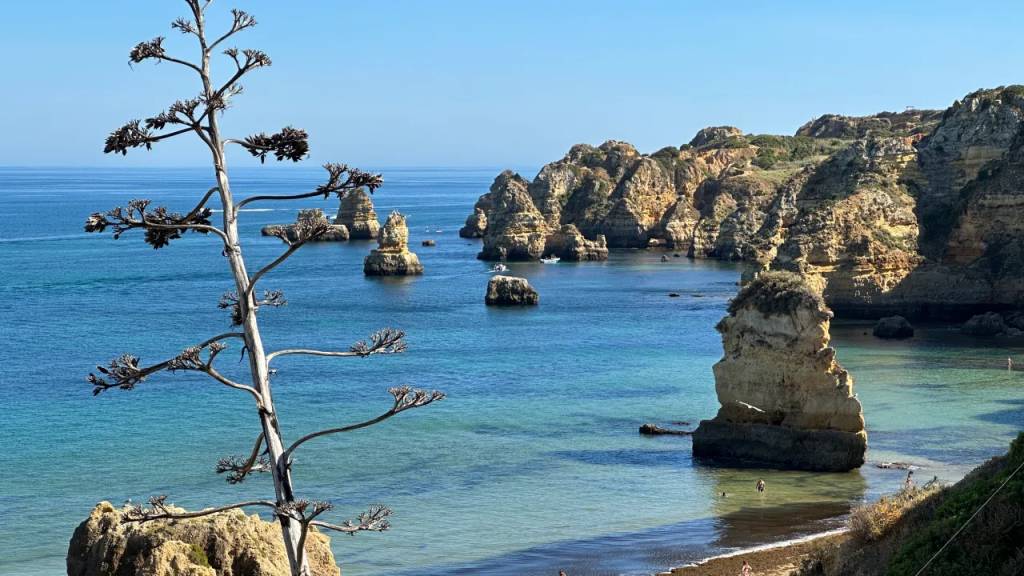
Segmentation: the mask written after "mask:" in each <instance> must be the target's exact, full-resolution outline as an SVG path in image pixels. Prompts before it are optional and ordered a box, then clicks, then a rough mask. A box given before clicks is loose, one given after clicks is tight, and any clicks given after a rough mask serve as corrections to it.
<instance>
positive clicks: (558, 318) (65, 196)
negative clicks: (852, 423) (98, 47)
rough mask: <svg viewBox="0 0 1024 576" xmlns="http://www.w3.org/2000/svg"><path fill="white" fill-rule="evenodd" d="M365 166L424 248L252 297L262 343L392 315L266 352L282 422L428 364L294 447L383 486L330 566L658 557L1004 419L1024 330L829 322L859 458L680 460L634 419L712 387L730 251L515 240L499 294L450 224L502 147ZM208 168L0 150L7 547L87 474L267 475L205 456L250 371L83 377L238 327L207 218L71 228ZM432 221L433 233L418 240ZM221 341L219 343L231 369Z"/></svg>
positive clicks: (1021, 398) (75, 496)
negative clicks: (408, 271) (402, 345)
mask: <svg viewBox="0 0 1024 576" xmlns="http://www.w3.org/2000/svg"><path fill="white" fill-rule="evenodd" d="M383 173H384V176H385V182H386V185H385V186H384V187H383V188H382V189H381V190H379V191H378V192H377V194H376V196H375V198H374V201H375V202H376V205H377V211H378V214H379V215H380V217H381V219H382V220H383V218H384V217H386V215H387V214H388V212H389V211H391V210H393V209H397V210H400V211H402V212H403V213H405V214H407V215H408V218H409V223H410V228H411V236H412V242H411V245H412V249H413V250H414V251H416V252H418V253H419V255H420V258H421V260H422V262H423V264H424V266H425V267H426V274H425V275H424V276H423V277H420V278H412V279H399V280H386V279H385V280H381V279H367V278H364V277H363V274H362V258H363V256H364V255H365V254H366V252H367V251H368V250H369V249H370V247H371V244H370V243H367V242H351V243H346V244H324V245H317V246H311V247H308V248H304V249H303V250H301V251H300V252H299V253H298V254H297V255H296V256H295V257H294V258H292V259H291V260H290V261H289V262H288V263H287V264H286V265H284V266H283V267H281V268H279V269H278V271H276V272H275V273H274V274H272V275H271V276H270V277H269V278H268V279H267V280H266V281H265V282H264V286H266V287H267V288H279V289H282V290H284V292H285V294H286V296H287V298H288V301H289V304H288V306H286V307H284V308H281V309H267V310H265V311H263V312H262V314H261V318H262V325H263V330H264V336H265V339H266V341H267V344H268V347H269V348H270V349H275V348H280V347H286V346H292V345H302V346H311V347H347V346H348V345H350V344H351V343H352V342H354V341H356V340H359V339H362V338H364V337H366V336H367V335H369V334H370V333H371V332H372V331H374V330H375V329H377V328H380V327H384V326H394V327H398V328H401V329H403V330H405V331H406V332H407V333H408V340H409V351H408V352H407V353H406V354H404V355H400V356H392V357H378V358H371V359H365V360H359V359H347V360H337V359H328V358H306V357H288V358H284V359H282V360H281V361H280V362H279V363H278V364H277V367H278V369H279V371H278V373H277V375H276V376H275V380H274V384H275V393H276V397H277V402H278V408H279V410H280V413H281V422H282V425H283V427H284V430H285V433H286V435H287V436H289V437H291V438H294V437H296V436H297V435H300V434H302V433H304V432H307V431H311V430H313V429H317V428H320V427H324V426H328V425H336V424H338V423H343V422H350V421H355V420H360V419H363V418H366V417H367V416H372V415H375V414H376V413H378V412H380V411H383V410H384V409H386V407H387V406H388V405H389V398H390V397H389V396H388V394H387V392H386V389H387V388H388V387H389V386H393V385H397V384H406V383H407V384H410V385H413V386H417V387H423V388H437V389H440V390H443V391H445V392H447V393H448V399H447V400H445V401H444V402H442V403H439V404H436V405H432V406H429V407H426V408H423V409H420V410H415V411H412V412H407V413H404V414H401V415H400V416H399V417H396V418H394V419H392V420H390V421H388V422H386V423H384V424H382V425H380V426H376V427H373V428H370V429H366V430H362V431H359V432H356V433H352V434H348V435H344V436H335V437H330V438H324V439H319V440H316V441H314V442H310V443H309V444H307V445H306V446H305V447H304V449H303V451H302V452H300V453H299V454H298V457H297V463H296V467H295V480H296V484H297V487H298V491H299V493H300V495H301V496H305V497H309V498H316V499H329V500H332V501H333V502H335V503H336V505H337V509H336V511H335V514H336V516H335V517H334V518H335V519H339V520H340V519H344V518H346V517H349V516H354V515H355V514H357V513H358V512H359V511H361V510H362V509H363V507H364V506H366V505H367V504H372V503H378V502H379V503H385V504H388V505H390V506H391V507H392V508H393V509H394V510H395V515H394V521H393V528H392V530H391V531H389V532H386V533H382V534H360V535H358V536H356V537H352V538H350V537H339V536H335V537H334V538H333V547H334V551H335V555H336V556H337V558H338V560H339V561H340V562H341V564H342V567H343V571H344V573H345V574H346V575H347V576H370V575H376V574H390V575H394V574H401V575H410V576H411V575H414V574H415V575H418V576H422V575H434V574H436V575H450V574H510V575H511V574H517V575H532V574H538V575H543V574H549V575H550V574H557V571H558V570H559V569H560V568H561V569H565V570H566V571H567V572H568V573H569V574H571V575H572V576H578V575H581V574H650V573H653V572H656V571H659V570H664V569H666V568H668V567H670V566H673V565H680V564H685V563H688V562H690V561H693V560H695V559H698V558H701V557H705V556H709V555H712V554H715V553H720V552H723V551H727V550H731V549H734V548H736V547H740V546H748V545H752V544H756V543H762V542H766V541H772V540H780V539H785V538H790V537H794V536H798V535H800V534H804V533H808V532H811V531H816V530H821V529H823V528H828V527H832V526H834V525H836V524H835V523H836V520H834V518H835V517H836V516H840V515H842V514H843V513H844V512H846V511H847V510H848V509H849V506H850V505H851V504H856V503H858V502H861V501H863V500H865V499H871V498H876V497H877V496H878V495H880V494H882V493H884V492H887V491H892V490H895V489H897V488H898V487H899V486H900V484H901V482H902V480H903V476H904V472H902V471H899V470H883V469H879V468H876V467H875V466H874V465H873V464H874V463H876V462H880V461H891V460H900V461H909V462H913V463H915V464H918V465H920V466H922V470H921V471H919V472H918V473H917V474H918V477H919V478H922V479H926V478H931V477H932V476H933V475H936V476H938V477H939V478H941V479H944V480H955V479H957V478H959V477H960V476H962V475H963V474H964V473H965V471H967V470H968V469H970V468H971V467H973V466H975V465H977V464H979V463H981V462H983V461H984V460H985V459H987V458H988V457H990V456H992V455H995V454H997V453H1000V452H1002V451H1004V450H1005V448H1006V446H1007V444H1008V442H1009V440H1010V439H1011V437H1012V436H1013V435H1014V434H1015V432H1016V431H1017V430H1019V429H1021V428H1024V373H1021V372H1008V371H1007V370H1006V358H1007V357H1008V356H1014V357H1017V358H1019V359H1020V360H1024V347H1022V346H1020V345H1019V344H1014V343H1011V342H1008V341H985V340H975V339H970V338H966V337H962V336H960V335H959V334H958V333H957V332H956V330H955V329H951V328H949V327H944V326H925V327H923V329H922V330H920V331H919V336H918V337H916V338H914V339H912V340H908V341H904V342H897V343H892V342H881V341H879V340H875V339H874V338H872V337H871V336H869V335H867V334H866V332H867V331H869V330H870V326H869V325H865V324H854V323H842V322H837V323H836V324H835V326H834V329H833V337H834V345H835V346H836V348H837V349H838V351H839V353H838V356H839V360H840V362H842V363H843V365H844V366H845V367H846V368H848V369H849V370H850V371H851V372H852V374H853V375H854V378H855V381H856V390H857V392H858V393H859V397H860V399H861V400H862V402H863V404H864V410H865V416H866V418H867V423H868V430H869V434H870V439H869V442H870V452H869V456H868V458H869V464H868V465H866V466H865V467H864V468H862V469H861V470H859V471H856V472H852V473H849V474H810V473H793V472H773V471H763V470H734V469H716V468H708V467H704V466H698V465H695V464H694V463H693V462H692V460H691V446H690V440H689V439H688V438H686V437H659V438H646V437H641V436H639V435H638V434H637V427H638V426H639V425H640V424H642V423H644V422H655V423H659V424H662V425H671V424H672V423H673V422H680V421H685V422H690V423H692V424H693V425H695V424H696V422H697V421H698V420H700V419H701V418H708V417H711V416H713V415H714V413H715V410H716V408H717V402H716V400H715V394H714V384H713V380H712V375H711V365H712V364H713V363H714V362H715V361H716V360H717V359H718V358H719V356H720V355H721V343H720V340H719V337H718V334H717V333H716V332H715V331H714V328H713V327H714V325H715V323H716V322H717V321H718V319H719V318H720V317H721V316H722V315H723V313H724V310H725V307H726V303H727V301H728V300H729V298H730V297H731V296H732V295H733V294H734V292H735V290H736V281H737V280H738V278H739V268H738V267H737V266H735V265H733V264H728V263H717V262H700V261H696V262H695V261H691V260H688V259H686V258H670V259H669V262H664V263H663V262H661V261H660V256H661V253H655V252H650V253H648V252H640V251H625V252H616V253H613V255H612V257H611V258H610V259H609V261H608V262H602V263H580V264H573V263H559V264H557V265H542V264H532V263H525V264H513V265H511V272H512V273H514V274H517V275H522V276H526V277H527V278H529V280H530V282H531V283H532V284H533V285H534V286H535V287H536V288H537V289H538V290H539V292H540V294H541V304H540V306H539V307H537V308H533V309H525V310H521V309H517V310H508V309H490V308H487V307H485V306H484V304H483V295H484V289H485V286H486V283H487V279H488V277H489V275H488V273H487V269H488V268H489V265H488V264H486V263H483V262H480V261H477V260H475V258H474V256H475V254H476V252H477V251H478V248H479V247H478V244H477V241H468V240H463V239H460V238H459V237H458V235H457V231H458V228H459V226H460V225H461V224H462V221H463V219H464V218H465V216H466V215H467V214H468V213H469V212H470V211H471V209H472V205H473V202H474V200H475V199H476V197H477V196H478V195H479V194H481V193H483V192H484V191H486V189H487V187H488V185H489V184H490V182H491V179H492V178H493V176H494V175H495V174H496V173H497V170H496V169H480V170H465V169H459V170H454V169H387V170H383ZM529 175H530V176H532V173H530V174H529ZM234 176H235V177H234V187H235V189H236V194H238V195H246V194H251V193H261V192H269V191H274V192H278V193H285V192H289V191H291V192H300V191H305V190H307V189H310V188H311V187H312V186H315V185H316V184H317V183H318V181H319V179H320V174H319V170H318V169H306V168H301V169H284V168H276V167H275V168H270V167H267V168H261V169H259V168H252V169H241V170H236V171H235V173H234ZM209 185H210V174H209V173H208V171H205V170H199V169H175V170H169V169H168V170H158V169H16V168H8V169H0V222H2V225H0V302H2V304H3V305H2V306H0V333H2V343H3V352H4V353H3V370H0V406H2V407H3V412H2V417H0V434H2V441H3V449H2V450H0V574H5V575H14V574H18V575H53V574H59V573H61V572H62V570H63V566H64V555H65V553H66V549H67V543H68V539H69V538H70V536H71V533H72V531H73V530H74V527H75V526H76V525H77V524H78V523H79V522H80V521H81V520H82V519H84V518H85V516H86V515H87V514H88V512H89V510H90V508H91V507H92V506H93V505H94V504H95V503H96V502H97V501H100V500H110V501H113V502H115V503H121V502H124V501H125V500H127V499H129V498H130V499H133V500H135V501H139V500H142V499H145V498H146V497H148V496H150V495H153V494H167V495H169V497H170V500H171V501H173V502H175V503H176V504H179V505H182V506H185V507H189V508H198V507H203V506H207V505H215V504H224V503H228V502H232V501H235V500H241V499H247V498H251V497H266V496H268V495H270V494H271V493H272V489H271V487H270V484H269V480H268V479H267V478H255V479H252V480H249V481H247V482H245V483H244V484H242V485H240V486H230V485H228V484H226V483H225V482H224V480H223V479H222V478H220V477H218V476H217V475H215V474H214V473H213V467H214V464H215V463H216V461H217V459H218V458H220V457H222V456H226V455H230V454H240V453H243V452H246V451H248V450H249V449H250V447H251V445H252V442H253V440H254V437H255V432H256V430H257V420H256V416H255V413H254V411H253V409H252V407H251V403H250V401H249V398H248V397H247V396H246V395H245V394H242V393H239V392H236V391H233V390H230V389H227V388H225V387H223V386H220V385H218V384H216V383H213V382H212V381H208V380H205V379H204V378H203V377H200V376H197V375H189V374H180V373H179V374H174V375H172V374H165V375H160V376H157V377H154V378H151V379H150V380H148V381H147V382H145V383H144V384H142V385H140V386H139V387H138V388H137V389H136V390H134V391H131V392H122V391H119V390H114V391H111V392H108V393H105V394H103V395H101V396H99V397H96V398H94V397H92V396H91V394H90V387H89V386H88V385H87V383H86V381H85V376H86V375H87V374H88V373H89V372H90V371H91V370H93V365H94V364H95V363H97V362H105V361H107V360H109V359H110V358H112V357H114V356H115V355H118V354H120V353H122V352H126V351H131V352H134V353H136V354H138V355H139V356H141V358H142V359H143V361H159V360H162V359H164V358H166V357H169V356H173V355H175V354H176V353H178V352H179V351H180V350H181V349H183V348H185V347H186V346H189V345H191V344H194V343H196V342H198V341H200V340H202V339H204V338H206V337H208V336H210V335H213V334H217V333H219V332H222V331H225V329H226V328H228V317H227V314H226V313H225V312H224V311H221V310H218V309H217V307H216V304H217V300H218V298H219V296H220V295H221V294H222V293H223V292H225V291H226V290H229V289H231V287H232V286H231V282H230V279H229V277H228V275H227V271H226V268H225V265H224V262H223V258H222V257H221V256H220V255H219V252H220V251H219V249H218V248H217V245H216V242H214V241H213V240H212V239H210V238H205V237H202V236H193V237H188V238H185V239H183V240H179V241H177V242H175V243H173V244H172V245H171V246H170V247H169V248H167V249H163V250H159V251H154V250H153V249H151V248H149V247H148V246H147V245H145V244H144V243H143V242H142V241H141V238H139V236H138V235H132V234H127V235H126V236H125V237H124V238H122V239H121V240H117V241H115V240H112V239H111V238H110V237H109V235H106V236H99V235H87V234H85V233H83V232H82V222H83V220H84V219H85V217H86V216H87V215H88V214H89V213H91V212H93V211H97V210H101V209H107V208H111V207H113V206H115V205H118V204H123V203H124V202H126V201H127V200H128V199H130V198H134V197H149V198H152V199H154V200H156V201H157V202H159V203H165V204H167V205H168V206H169V207H171V208H175V209H180V210H185V209H188V208H190V207H191V205H192V203H193V202H194V201H195V199H196V198H197V196H198V194H200V193H201V192H202V191H205V190H206V188H207V187H209ZM317 206H319V207H323V208H324V209H325V210H327V211H329V212H331V213H333V212H334V210H335V209H336V201H332V202H324V201H320V200H312V201H303V202H302V203H294V204H288V205H253V208H254V209H253V210H250V211H247V212H245V213H244V215H243V218H242V232H243V234H242V235H243V238H244V239H245V240H246V241H247V245H246V246H245V250H246V254H247V256H248V258H249V261H250V268H252V269H254V268H255V267H256V264H257V263H259V262H267V261H269V260H271V259H273V258H274V257H275V256H276V255H277V254H278V253H279V252H280V251H281V250H282V246H281V244H280V243H279V242H278V241H277V240H276V239H272V238H262V237H260V235H259V229H260V227H261V226H263V225H265V224H268V223H275V222H288V221H291V220H293V219H294V214H295V211H296V210H297V209H299V208H303V207H317ZM425 238H433V239H435V240H436V241H437V246H436V247H434V248H421V247H420V246H419V243H420V241H421V240H423V239H425ZM669 292H678V293H680V294H681V295H682V296H681V297H680V298H668V296H667V295H668V293H669ZM238 353H239V351H238V350H228V351H227V352H226V353H225V354H223V355H222V359H223V363H222V365H223V367H224V369H225V370H226V371H228V372H229V373H237V371H238V367H239V365H238V364H237V359H238V358H239V355H238ZM1019 364H1020V365H1024V362H1019ZM758 478H764V479H765V480H766V482H767V486H768V491H767V493H766V495H764V496H758V495H757V493H756V492H755V490H754V483H755V481H756V480H757V479H758ZM722 492H726V493H727V494H728V496H727V497H726V498H722V497H721V496H720V494H721V493H722ZM830 519H832V520H830Z"/></svg>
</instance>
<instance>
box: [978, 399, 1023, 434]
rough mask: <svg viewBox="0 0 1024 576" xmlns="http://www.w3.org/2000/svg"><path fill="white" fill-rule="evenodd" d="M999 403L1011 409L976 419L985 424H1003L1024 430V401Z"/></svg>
mask: <svg viewBox="0 0 1024 576" xmlns="http://www.w3.org/2000/svg"><path fill="white" fill-rule="evenodd" d="M999 403H1000V404H1004V405H1006V406H1009V408H1004V409H1002V410H995V411H992V412H986V413H984V414H979V415H977V416H975V418H977V419H978V420H981V421H983V422H992V423H994V424H1003V425H1006V426H1012V427H1014V428H1017V429H1021V428H1024V399H1022V400H1001V401H999Z"/></svg>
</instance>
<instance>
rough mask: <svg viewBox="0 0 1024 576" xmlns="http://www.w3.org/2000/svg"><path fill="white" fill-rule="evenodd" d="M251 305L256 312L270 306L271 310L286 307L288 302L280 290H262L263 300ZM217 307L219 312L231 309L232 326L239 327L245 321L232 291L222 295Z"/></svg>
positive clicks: (239, 303) (236, 297) (239, 304)
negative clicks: (254, 307)
mask: <svg viewBox="0 0 1024 576" xmlns="http://www.w3.org/2000/svg"><path fill="white" fill-rule="evenodd" d="M253 304H254V305H255V306H256V309H257V310H258V309H259V308H260V307H261V306H270V307H272V308H279V307H281V306H286V305H287V304H288V301H287V300H285V297H284V292H282V291H281V290H264V291H263V299H262V300H256V301H255V302H253ZM217 307H218V308H220V309H221V310H225V309H229V308H230V309H231V325H232V326H241V324H242V322H243V321H244V320H245V318H244V316H243V314H242V304H241V302H240V301H239V299H238V294H236V293H235V292H234V290H232V291H230V292H225V293H224V294H222V295H221V297H220V302H218V303H217Z"/></svg>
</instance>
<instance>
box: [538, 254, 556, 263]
mask: <svg viewBox="0 0 1024 576" xmlns="http://www.w3.org/2000/svg"><path fill="white" fill-rule="evenodd" d="M559 260H561V258H559V257H558V256H548V257H547V258H541V259H540V261H541V262H543V263H544V264H558V261H559Z"/></svg>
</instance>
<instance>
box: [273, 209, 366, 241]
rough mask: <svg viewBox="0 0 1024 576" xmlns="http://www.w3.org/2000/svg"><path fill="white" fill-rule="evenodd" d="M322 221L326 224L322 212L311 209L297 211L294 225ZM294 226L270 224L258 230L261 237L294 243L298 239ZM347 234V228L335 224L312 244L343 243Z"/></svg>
mask: <svg viewBox="0 0 1024 576" xmlns="http://www.w3.org/2000/svg"><path fill="white" fill-rule="evenodd" d="M316 220H323V221H324V222H327V216H326V215H325V214H324V211H323V210H321V209H319V208H312V209H309V210H299V215H298V217H297V218H296V224H297V223H299V222H307V221H316ZM296 224H271V225H270V226H264V227H263V229H262V230H260V234H262V235H263V236H277V237H278V238H281V239H282V240H287V241H288V242H295V241H296V240H297V239H298V233H297V228H296ZM348 237H349V233H348V228H347V227H345V226H343V225H341V224H338V223H337V222H335V223H334V224H332V225H331V229H330V230H329V231H328V232H326V233H324V234H321V235H320V236H317V237H316V238H314V239H313V240H312V241H313V242H344V241H346V240H348Z"/></svg>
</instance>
